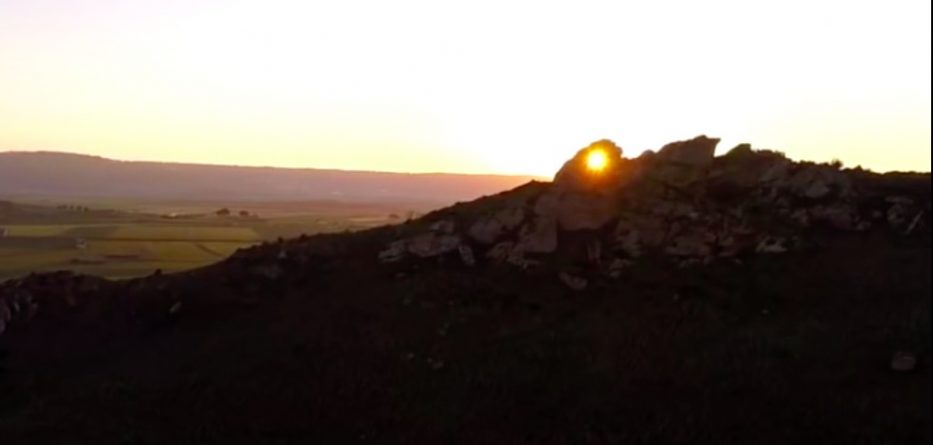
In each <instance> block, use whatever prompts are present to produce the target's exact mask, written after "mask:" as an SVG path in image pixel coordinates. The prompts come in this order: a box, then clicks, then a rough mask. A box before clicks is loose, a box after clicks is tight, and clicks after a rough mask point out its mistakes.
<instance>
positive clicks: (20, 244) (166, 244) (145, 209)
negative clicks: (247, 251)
mask: <svg viewBox="0 0 933 445" xmlns="http://www.w3.org/2000/svg"><path fill="white" fill-rule="evenodd" d="M95 204H97V206H99V207H101V208H95ZM115 204H116V205H119V207H116V208H114V207H112V206H114V205H115ZM3 208H4V211H2V212H0V280H4V279H8V278H14V277H18V276H23V275H26V274H29V273H31V272H41V271H52V270H72V271H75V272H79V273H86V274H94V275H100V276H104V277H108V278H113V279H118V278H130V277H137V276H144V275H149V274H151V273H153V272H155V271H156V270H161V271H163V272H175V271H182V270H188V269H194V268H198V267H202V266H206V265H209V264H212V263H215V262H217V261H220V260H223V259H224V258H226V257H228V256H229V255H231V254H233V253H234V252H236V250H237V249H240V248H244V247H249V246H251V245H254V244H256V243H260V242H262V241H266V240H275V239H277V238H280V237H281V238H289V237H295V236H299V235H301V234H315V233H327V232H341V231H347V230H359V229H363V228H367V227H374V226H379V225H383V224H391V223H394V222H398V221H399V219H400V217H399V216H397V215H402V214H406V212H407V213H408V214H411V212H412V210H410V209H408V208H406V207H404V206H401V205H399V206H395V207H393V206H391V205H371V206H366V205H360V204H355V205H348V204H342V203H330V202H316V203H261V204H256V203H249V204H237V203H232V204H231V203H153V202H146V203H118V204H117V203H113V202H97V203H94V202H90V203H87V202H82V203H81V205H80V206H74V205H66V206H64V208H63V205H62V204H60V203H59V202H56V201H52V202H26V203H14V204H12V205H10V204H8V205H6V206H4V207H3ZM75 208H79V209H80V211H75V210H74V209H75ZM221 208H224V209H226V208H229V209H230V212H219V211H218V209H221ZM241 209H242V210H241ZM241 211H242V212H244V213H242V214H241V213H240V212H241Z"/></svg>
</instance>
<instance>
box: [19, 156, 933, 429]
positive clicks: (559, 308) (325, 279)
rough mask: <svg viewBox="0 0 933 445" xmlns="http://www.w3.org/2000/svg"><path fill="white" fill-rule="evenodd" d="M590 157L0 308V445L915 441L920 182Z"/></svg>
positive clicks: (923, 399)
mask: <svg viewBox="0 0 933 445" xmlns="http://www.w3.org/2000/svg"><path fill="white" fill-rule="evenodd" d="M604 144H605V143H601V144H598V145H595V146H591V147H587V148H585V149H583V150H581V152H580V153H579V154H578V155H577V156H576V157H574V159H572V160H570V161H568V163H567V165H565V167H564V169H562V171H561V173H559V174H558V176H557V178H556V180H555V182H553V183H529V184H526V185H524V186H522V187H519V188H517V189H514V190H511V191H508V192H504V193H501V194H498V195H494V196H489V197H485V198H482V199H479V200H477V201H474V202H469V203H462V204H458V205H455V206H452V207H449V208H446V209H442V210H438V211H436V212H433V213H431V214H428V215H426V216H425V217H423V218H421V219H419V220H415V221H412V222H409V223H407V224H402V225H399V226H393V227H382V228H377V229H372V230H368V231H363V232H358V233H353V234H341V235H320V236H314V237H302V238H298V239H292V240H285V241H283V242H281V243H267V244H265V245H262V246H257V247H255V248H251V249H248V250H242V251H240V252H238V253H237V254H235V255H234V256H233V257H231V258H230V259H228V260H226V261H224V262H222V263H219V264H216V265H214V266H210V267H208V268H204V269H200V270H196V271H191V272H186V273H180V274H171V275H153V276H151V277H147V278H142V279H135V280H129V281H118V282H111V281H105V280H101V279H97V278H94V277H85V276H75V275H73V274H70V273H67V272H62V273H57V274H44V275H35V276H31V277H29V278H25V279H22V280H17V281H10V282H7V283H5V284H3V285H2V286H0V303H3V302H5V303H4V304H5V306H3V307H6V308H8V310H7V311H8V312H9V313H10V317H8V318H7V319H8V321H7V322H6V323H5V325H4V326H5V332H3V333H2V334H0V348H2V350H3V354H4V355H3V357H2V358H0V366H2V368H3V371H2V374H0V394H2V395H3V396H2V399H0V437H3V438H4V439H5V440H7V441H10V443H61V442H62V441H63V440H66V441H68V442H70V443H309V442H310V443H314V442H324V443H367V442H368V443H489V444H503V443H709V444H727V443H735V444H745V443H756V444H786V443H819V444H830V443H832V444H836V443H838V444H853V443H891V444H914V443H929V442H930V440H931V435H930V427H931V398H930V393H931V387H930V386H931V385H930V383H931V380H930V357H931V341H930V338H931V326H930V310H931V307H930V294H931V289H930V285H931V278H930V277H931V275H930V270H931V255H930V252H931V250H930V176H929V175H883V176H882V175H875V174H870V173H867V172H856V171H840V170H838V169H836V168H835V167H832V166H828V165H814V164H798V163H792V162H790V161H787V160H784V159H783V158H781V157H774V156H771V155H768V154H766V153H758V152H749V153H746V154H742V153H739V154H736V155H733V156H732V157H728V156H727V157H720V158H715V159H714V158H712V151H710V150H708V148H709V145H710V144H712V145H713V146H715V140H710V139H706V138H697V139H695V140H692V141H684V142H682V143H679V144H672V145H671V146H670V147H667V148H665V149H662V150H661V151H660V152H658V153H657V154H649V155H645V156H643V157H640V158H638V159H626V158H621V157H619V156H615V157H611V162H610V164H609V165H608V166H607V167H606V168H605V169H604V170H601V171H599V172H593V171H587V170H586V169H585V168H584V165H585V164H584V161H585V159H586V156H587V155H588V153H589V152H590V151H592V150H606V151H607V152H609V153H612V151H613V150H614V146H609V145H604ZM707 153H708V155H707ZM924 185H925V187H924ZM14 305H15V308H14ZM14 309H15V310H14ZM0 310H2V309H0ZM0 315H2V314H0Z"/></svg>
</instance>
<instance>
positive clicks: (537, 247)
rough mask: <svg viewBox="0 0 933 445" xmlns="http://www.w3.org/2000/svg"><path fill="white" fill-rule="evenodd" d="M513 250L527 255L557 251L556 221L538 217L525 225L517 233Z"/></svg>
mask: <svg viewBox="0 0 933 445" xmlns="http://www.w3.org/2000/svg"><path fill="white" fill-rule="evenodd" d="M515 248H516V249H517V250H520V251H522V252H527V253H551V252H553V251H555V250H557V221H556V220H555V219H554V218H549V217H545V216H538V217H536V218H535V219H534V220H532V221H531V222H530V223H526V224H525V225H524V226H523V227H522V229H521V231H520V233H519V236H518V244H517V245H516V247H515Z"/></svg>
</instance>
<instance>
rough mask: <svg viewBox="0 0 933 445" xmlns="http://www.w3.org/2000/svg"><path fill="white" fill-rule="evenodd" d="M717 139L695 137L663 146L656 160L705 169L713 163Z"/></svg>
mask: <svg viewBox="0 0 933 445" xmlns="http://www.w3.org/2000/svg"><path fill="white" fill-rule="evenodd" d="M718 144H719V139H715V138H708V137H706V136H697V137H695V138H693V139H690V140H686V141H677V142H672V143H670V144H667V145H665V146H664V147H662V148H661V150H659V151H658V154H657V157H656V158H657V159H658V160H660V161H664V162H670V163H675V164H681V165H688V166H692V167H705V166H708V165H709V164H711V163H712V162H713V156H714V155H715V152H716V145H718Z"/></svg>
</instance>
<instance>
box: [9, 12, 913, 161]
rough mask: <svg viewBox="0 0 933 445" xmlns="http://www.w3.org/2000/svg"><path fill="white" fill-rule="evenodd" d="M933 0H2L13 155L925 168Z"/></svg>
mask: <svg viewBox="0 0 933 445" xmlns="http://www.w3.org/2000/svg"><path fill="white" fill-rule="evenodd" d="M930 66H931V62H930V1H929V0H893V1H884V2H882V1H872V2H867V1H851V0H847V1H841V0H840V1H836V0H833V1H820V0H807V1H797V0H794V1H770V2H754V1H725V0H714V1H703V2H698V1H638V2H634V1H632V2H625V1H618V0H617V1H605V2H595V1H581V0H575V1H564V2H545V1H527V2H518V1H504V0H495V1H485V0H484V1H475V0H474V1H468V2H467V1H463V2H443V1H437V0H433V1H432V0H424V1H410V0H396V1H384V0H383V1H378V0H374V1H353V0H342V1H327V2H324V1H310V0H307V1H298V0H294V1H284V0H255V1H234V0H197V1H194V0H182V1H175V0H159V1H154V0H146V1H137V0H98V1H90V0H87V1H79V0H0V151H4V150H60V151H70V152H79V153H88V154H94V155H101V156H107V157H112V158H117V159H128V160H159V161H184V162H203V163H214V164H239V165H272V166H287V167H321V168H331V167H333V168H343V169H362V170H385V171H410V172H425V171H432V172H434V171H440V172H475V173H490V172H491V173H530V174H537V175H544V176H549V175H551V174H553V172H554V171H556V169H557V168H558V167H559V166H560V165H561V163H562V162H563V161H564V160H565V159H567V158H569V157H570V156H571V155H572V154H573V153H574V152H575V151H576V150H577V149H578V148H580V147H583V146H586V145H587V144H588V143H590V142H592V141H594V140H597V139H602V138H609V139H612V140H614V141H615V142H617V143H618V144H619V145H620V146H621V147H623V149H624V150H625V151H626V153H627V154H628V155H635V154H637V153H639V152H640V151H642V150H644V149H656V148H658V147H659V146H661V145H662V144H664V143H666V142H669V141H672V140H676V139H684V138H688V137H692V136H695V135H698V134H701V133H705V134H707V135H710V136H716V137H721V138H722V139H723V142H722V144H721V146H720V149H721V150H727V149H728V148H730V147H731V146H733V145H735V144H736V143H739V142H745V141H747V142H751V143H752V144H753V145H754V146H755V147H759V148H775V149H779V150H782V151H784V152H785V153H787V154H788V155H789V156H791V157H792V158H796V159H812V160H819V161H826V160H830V159H833V158H839V159H841V160H842V161H843V162H844V163H845V164H846V165H848V166H855V165H862V166H864V167H866V168H871V169H874V170H892V169H900V170H903V169H907V170H922V171H929V170H930V133H931V128H930V119H931V116H930V108H931V104H930V98H931V91H930V81H931V73H930Z"/></svg>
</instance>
